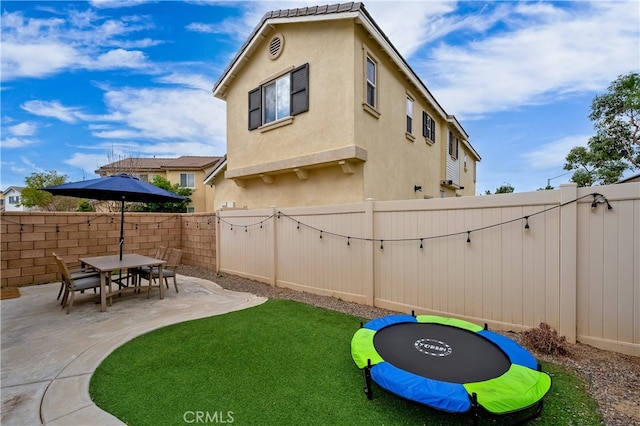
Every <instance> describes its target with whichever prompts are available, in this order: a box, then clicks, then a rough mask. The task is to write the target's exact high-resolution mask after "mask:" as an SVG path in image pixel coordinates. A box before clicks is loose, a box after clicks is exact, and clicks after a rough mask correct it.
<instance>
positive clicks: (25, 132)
mask: <svg viewBox="0 0 640 426" xmlns="http://www.w3.org/2000/svg"><path fill="white" fill-rule="evenodd" d="M36 129H37V128H36V126H35V125H34V124H32V123H20V124H16V125H14V126H9V127H7V128H6V130H7V131H8V132H9V133H11V134H12V135H15V136H33V135H34V134H35V132H36Z"/></svg>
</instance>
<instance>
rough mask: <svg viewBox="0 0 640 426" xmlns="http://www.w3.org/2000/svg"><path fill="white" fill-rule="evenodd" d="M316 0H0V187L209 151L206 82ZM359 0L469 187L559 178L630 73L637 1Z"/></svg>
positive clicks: (219, 113) (215, 140)
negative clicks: (459, 145)
mask: <svg viewBox="0 0 640 426" xmlns="http://www.w3.org/2000/svg"><path fill="white" fill-rule="evenodd" d="M329 3H331V2H329ZM319 4H327V2H325V3H323V2H317V1H316V2H305V1H296V2H294V1H277V2H276V1H266V2H258V1H251V2H234V1H217V2H213V1H211V2H210V1H201V0H199V1H195V0H194V1H185V2H168V1H135V0H132V1H109V0H107V1H93V2H66V1H50V2H39V1H3V2H2V3H1V4H0V8H1V13H2V46H1V58H2V74H1V81H2V84H1V91H0V96H1V102H2V103H1V106H2V109H1V119H0V120H1V121H0V123H1V126H2V128H1V140H0V144H1V146H0V149H1V168H2V175H1V182H0V189H2V190H4V189H6V188H7V187H9V186H22V185H24V178H25V177H27V176H29V175H30V174H31V173H33V172H44V171H49V170H56V171H58V172H59V173H61V174H66V175H67V176H68V178H69V180H71V181H73V180H81V179H91V178H94V177H97V176H96V175H95V174H94V171H95V170H96V169H97V168H99V167H100V166H101V165H104V164H107V163H109V162H112V161H116V160H119V159H121V158H125V157H129V156H136V157H150V156H157V157H174V156H180V155H223V154H224V153H225V150H226V146H225V144H226V136H225V104H224V102H222V101H220V100H218V99H215V98H213V96H212V94H211V89H212V87H213V85H214V83H215V82H216V80H217V79H218V77H219V76H220V73H221V72H222V70H223V69H224V68H225V67H226V65H227V64H228V63H229V61H230V60H231V58H232V57H233V55H234V54H235V53H236V52H237V50H238V49H239V47H240V46H241V44H242V43H243V42H244V41H245V40H246V38H247V36H248V35H249V33H250V32H251V30H252V29H253V28H254V27H255V26H256V25H257V24H258V22H259V21H260V18H261V17H262V16H263V15H264V13H265V12H267V11H269V10H275V9H285V8H295V7H303V6H311V5H319ZM365 6H366V8H367V10H368V11H369V12H370V14H371V15H372V16H373V19H374V20H375V21H376V22H377V23H378V24H379V26H380V27H381V28H382V30H383V31H384V32H385V33H386V35H387V36H388V37H389V38H390V40H391V41H392V43H393V44H394V45H395V46H396V48H397V49H398V50H399V51H400V53H401V54H402V55H403V56H404V57H405V59H406V60H407V62H408V63H409V65H410V66H411V67H412V68H413V69H414V71H415V72H416V73H417V74H418V75H419V76H420V78H421V79H422V81H423V82H424V83H425V84H426V85H427V87H428V88H429V90H430V91H431V92H432V93H433V94H434V96H435V97H436V99H437V100H438V101H439V103H440V104H441V105H442V106H443V107H444V109H445V110H446V111H447V113H449V114H455V115H456V117H457V118H458V119H459V121H460V122H461V123H462V126H463V127H464V129H465V130H466V131H467V133H468V134H469V136H470V142H471V143H472V145H473V146H474V148H475V149H476V150H477V151H478V152H479V153H480V155H481V156H482V162H481V163H480V164H479V167H478V174H477V178H478V182H477V188H476V192H477V193H478V194H480V193H484V191H485V190H490V191H492V192H494V191H495V189H496V188H497V187H499V186H501V185H503V184H505V183H509V184H511V185H513V186H514V187H515V189H516V191H517V192H523V191H534V190H536V189H538V188H540V187H544V186H545V185H546V184H547V180H548V179H551V178H552V179H551V181H550V182H551V185H553V186H556V187H557V186H558V185H560V184H561V183H564V182H567V180H568V179H569V178H570V175H566V174H565V175H563V174H564V173H566V171H564V170H563V168H562V166H563V164H564V158H565V156H566V154H567V153H568V152H569V150H570V149H571V147H573V146H576V145H585V144H586V142H587V140H588V138H589V137H590V136H591V135H593V133H594V129H593V123H592V122H590V121H589V119H588V114H589V109H590V105H591V101H592V99H593V97H594V96H595V95H597V94H599V93H603V92H605V91H606V89H607V86H608V85H609V84H610V83H611V82H612V81H613V80H614V79H615V78H616V77H617V76H618V75H620V74H626V73H628V72H630V71H637V70H638V69H640V28H639V27H640V25H639V24H638V22H639V19H640V3H639V2H637V1H599V2H588V1H564V2H541V1H536V2H529V1H524V2H516V1H494V2H482V1H471V2H454V1H443V2H438V1H410V2H389V1H368V2H365ZM628 174H629V173H627V175H628ZM561 175H562V176H561Z"/></svg>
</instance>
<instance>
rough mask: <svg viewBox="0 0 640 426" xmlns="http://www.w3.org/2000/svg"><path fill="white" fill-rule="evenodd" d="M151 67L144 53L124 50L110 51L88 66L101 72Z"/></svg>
mask: <svg viewBox="0 0 640 426" xmlns="http://www.w3.org/2000/svg"><path fill="white" fill-rule="evenodd" d="M149 66H150V64H149V63H148V61H147V57H146V55H145V54H144V53H142V52H140V51H131V50H124V49H115V50H110V51H109V52H107V53H104V54H102V55H100V56H98V57H97V58H96V59H95V61H93V62H92V63H91V64H87V68H90V69H101V70H108V69H116V68H135V69H142V68H146V67H149Z"/></svg>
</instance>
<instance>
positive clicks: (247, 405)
mask: <svg viewBox="0 0 640 426" xmlns="http://www.w3.org/2000/svg"><path fill="white" fill-rule="evenodd" d="M360 321H361V319H360V318H356V317H353V316H350V315H345V314H342V313H338V312H334V311H330V310H326V309H321V308H316V307H312V306H308V305H305V304H301V303H297V302H292V301H288V300H269V301H267V302H266V303H264V304H262V305H260V306H257V307H254V308H250V309H246V310H242V311H238V312H232V313H228V314H225V315H220V316H215V317H210V318H205V319H200V320H195V321H189V322H185V323H181V324H176V325H172V326H169V327H166V328H163V329H159V330H156V331H153V332H150V333H148V334H146V335H143V336H140V337H138V338H136V339H134V340H132V341H130V342H128V343H126V344H125V345H123V346H122V347H120V348H118V349H117V350H115V351H114V352H113V353H112V354H111V355H109V356H108V357H107V358H106V359H105V360H104V361H103V363H102V364H101V365H100V366H99V367H98V369H97V370H96V372H95V373H94V375H93V377H92V379H91V383H90V394H91V397H92V399H93V400H94V401H95V403H96V404H97V405H98V406H99V407H101V408H102V409H104V410H106V411H108V412H109V413H112V414H113V415H115V416H116V417H118V418H119V419H121V420H122V421H124V422H125V423H127V424H129V425H135V426H137V425H154V426H157V425H169V424H171V425H180V424H198V423H199V424H202V423H208V424H221V423H227V424H229V423H233V424H238V425H301V424H305V425H313V424H316V425H381V424H384V425H422V424H427V425H455V424H464V425H468V424H470V422H471V420H472V418H471V416H470V415H460V414H457V415H454V414H447V413H441V412H438V411H435V410H431V409H429V408H427V407H425V406H423V405H419V404H416V403H412V402H409V401H406V400H404V399H402V398H399V397H396V396H394V395H392V394H390V393H389V392H386V391H384V390H383V389H381V388H379V387H377V385H375V384H374V385H373V386H374V388H373V390H374V392H373V399H372V400H371V401H369V400H368V399H367V398H366V396H365V395H364V393H363V391H362V388H363V382H362V373H361V371H360V370H359V369H358V368H357V367H356V366H355V364H354V363H353V360H352V359H351V353H350V342H351V337H352V336H353V333H354V332H355V331H356V330H357V329H358V327H359V326H360ZM543 370H544V371H546V372H548V373H549V374H550V375H551V377H552V380H553V382H552V388H551V390H550V391H549V394H548V395H547V396H546V398H545V405H544V409H543V412H542V415H541V417H540V418H539V419H538V420H537V421H535V424H537V425H558V424H562V425H571V424H575V425H598V424H600V417H599V415H598V414H597V408H596V403H595V401H594V400H593V398H591V397H590V396H589V395H588V394H587V393H586V391H585V387H584V384H583V383H582V381H581V380H580V379H579V378H578V377H576V376H575V375H572V374H570V373H569V372H567V371H566V370H564V369H563V368H561V367H558V366H555V365H552V364H543ZM496 419H497V420H496ZM505 421H508V422H511V421H513V418H510V417H508V418H503V417H501V418H496V417H487V416H485V417H484V418H482V419H481V424H502V423H504V422H505Z"/></svg>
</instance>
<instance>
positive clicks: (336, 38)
mask: <svg viewBox="0 0 640 426" xmlns="http://www.w3.org/2000/svg"><path fill="white" fill-rule="evenodd" d="M350 27H351V25H350V23H349V22H348V21H331V22H323V23H306V24H289V25H284V26H279V27H277V32H279V33H280V34H282V35H283V37H284V48H283V51H282V54H281V55H280V56H279V57H278V58H277V59H276V60H270V59H269V58H268V56H267V44H268V43H269V41H270V39H271V37H272V36H273V35H274V34H276V31H272V32H271V33H269V35H267V37H266V38H265V39H264V41H263V42H262V43H260V44H259V45H258V46H257V49H256V51H255V53H254V54H253V56H252V57H251V59H250V61H249V62H248V63H246V64H245V65H244V66H243V67H242V69H241V70H240V72H239V74H238V76H237V77H236V78H235V79H234V80H233V83H232V86H231V87H230V88H229V91H228V94H227V99H226V102H227V117H228V118H227V140H228V142H227V154H228V169H229V170H233V169H237V168H241V167H246V166H251V165H255V164H263V163H268V162H272V161H276V160H281V159H286V158H294V157H298V156H303V155H307V154H309V153H312V152H321V151H326V150H329V149H334V148H340V147H344V146H347V145H350V144H352V141H353V109H352V108H351V105H352V104H353V89H352V87H351V86H352V85H353V81H352V79H351V78H350V77H346V78H345V76H351V75H352V74H353V70H352V69H351V68H350V64H352V63H353V61H352V60H351V57H352V56H353V52H352V51H351V47H350V45H349V44H347V43H345V42H344V40H345V39H349V37H350V36H349V34H350V31H351V29H350ZM307 62H308V63H309V64H310V65H309V112H308V113H303V114H299V115H296V116H295V117H293V123H292V124H291V125H287V126H283V127H279V128H277V129H275V130H271V131H267V132H262V131H261V130H259V129H258V130H253V131H249V130H248V128H247V127H248V124H247V112H248V92H249V91H251V90H252V89H254V88H256V87H258V86H259V85H260V84H263V83H266V82H268V81H269V80H271V79H273V78H275V77H277V76H280V75H282V74H285V73H286V72H289V71H291V70H292V69H293V68H294V67H299V66H301V65H304V64H305V63H307ZM336 82H339V83H340V84H336ZM336 124H339V125H336Z"/></svg>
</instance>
